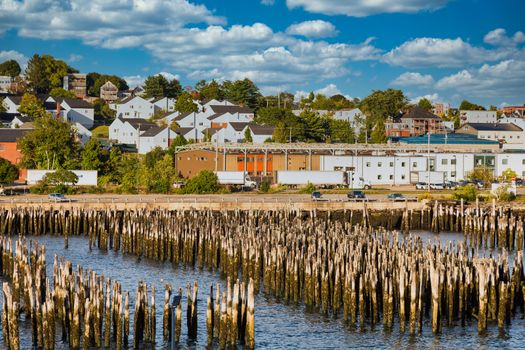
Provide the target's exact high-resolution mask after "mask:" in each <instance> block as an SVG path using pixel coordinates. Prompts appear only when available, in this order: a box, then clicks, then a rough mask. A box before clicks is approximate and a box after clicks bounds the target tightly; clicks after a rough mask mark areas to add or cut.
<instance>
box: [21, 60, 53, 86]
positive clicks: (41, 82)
mask: <svg viewBox="0 0 525 350" xmlns="http://www.w3.org/2000/svg"><path fill="white" fill-rule="evenodd" d="M25 76H26V79H27V80H28V81H29V88H30V89H31V91H33V92H34V93H36V94H45V93H47V92H48V91H49V79H48V76H47V73H46V65H45V63H44V60H43V59H42V58H41V57H40V56H39V55H36V54H35V55H34V56H33V57H32V58H31V59H30V60H29V62H27V68H26V71H25Z"/></svg>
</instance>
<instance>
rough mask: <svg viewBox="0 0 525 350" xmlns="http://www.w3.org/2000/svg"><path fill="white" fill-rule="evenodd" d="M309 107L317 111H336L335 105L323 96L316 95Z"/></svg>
mask: <svg viewBox="0 0 525 350" xmlns="http://www.w3.org/2000/svg"><path fill="white" fill-rule="evenodd" d="M310 107H311V108H312V109H317V110H327V111H333V110H335V109H336V103H335V101H334V100H332V99H330V98H327V97H326V96H325V95H322V94H317V95H316V96H315V100H314V101H313V102H312V103H311V104H310Z"/></svg>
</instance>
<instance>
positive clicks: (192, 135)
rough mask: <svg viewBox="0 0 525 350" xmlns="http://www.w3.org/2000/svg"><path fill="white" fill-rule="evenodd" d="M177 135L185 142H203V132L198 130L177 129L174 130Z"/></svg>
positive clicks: (191, 128)
mask: <svg viewBox="0 0 525 350" xmlns="http://www.w3.org/2000/svg"><path fill="white" fill-rule="evenodd" d="M175 133H176V134H177V135H180V136H182V137H184V138H185V139H186V140H188V141H189V140H203V139H204V130H202V131H201V130H199V129H196V128H193V127H190V128H184V127H183V128H177V129H176V130H175Z"/></svg>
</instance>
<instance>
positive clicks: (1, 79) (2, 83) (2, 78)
mask: <svg viewBox="0 0 525 350" xmlns="http://www.w3.org/2000/svg"><path fill="white" fill-rule="evenodd" d="M12 82H13V78H11V77H10V76H7V75H0V92H9V89H10V88H11V83H12Z"/></svg>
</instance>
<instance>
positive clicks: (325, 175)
mask: <svg viewBox="0 0 525 350" xmlns="http://www.w3.org/2000/svg"><path fill="white" fill-rule="evenodd" d="M277 183H278V184H280V185H289V186H304V185H307V184H308V183H311V184H312V185H315V186H346V185H348V182H347V177H346V173H345V172H343V171H304V170H299V171H278V172H277Z"/></svg>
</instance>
